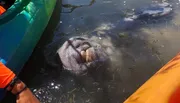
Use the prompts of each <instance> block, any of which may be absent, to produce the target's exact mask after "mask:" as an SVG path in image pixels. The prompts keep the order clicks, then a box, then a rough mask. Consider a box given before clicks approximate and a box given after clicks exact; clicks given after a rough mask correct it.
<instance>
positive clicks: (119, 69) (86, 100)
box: [21, 0, 180, 103]
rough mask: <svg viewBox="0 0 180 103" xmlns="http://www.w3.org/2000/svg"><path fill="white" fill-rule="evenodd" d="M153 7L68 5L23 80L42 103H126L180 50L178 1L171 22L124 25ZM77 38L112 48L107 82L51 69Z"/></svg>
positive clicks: (141, 3) (120, 1) (85, 1)
mask: <svg viewBox="0 0 180 103" xmlns="http://www.w3.org/2000/svg"><path fill="white" fill-rule="evenodd" d="M152 2H156V1H152V0H126V1H124V0H96V1H95V0H92V1H91V0H63V1H62V5H63V7H62V8H61V11H58V10H57V11H56V12H55V14H54V18H52V20H51V23H50V24H51V25H53V26H49V27H48V28H50V29H48V30H46V31H45V33H44V36H43V38H42V40H41V41H40V43H39V44H38V46H37V48H36V50H35V52H34V53H33V55H32V57H31V59H30V60H29V62H28V63H27V65H26V66H25V69H24V71H23V72H22V73H21V78H22V79H23V80H24V81H25V82H26V83H27V84H28V85H29V87H31V88H32V90H33V92H34V93H35V94H36V95H37V96H38V97H39V98H40V100H41V102H42V103H122V102H123V101H124V100H125V99H126V98H127V97H128V96H130V95H131V94H132V93H133V92H134V91H135V90H136V89H137V88H138V87H139V86H140V85H142V84H143V83H144V82H145V81H146V80H147V79H148V78H149V77H151V76H152V75H153V74H154V73H155V72H156V71H157V70H158V69H159V68H160V67H161V66H163V65H164V64H165V63H166V62H167V61H169V60H170V59H171V58H172V57H173V56H175V55H176V54H177V53H178V52H179V50H180V47H179V45H178V44H179V43H180V36H179V30H180V13H179V11H180V9H179V3H180V1H178V0H170V1H168V2H170V3H171V4H172V5H173V9H174V12H173V14H172V15H170V16H168V17H164V18H160V19H157V20H149V21H147V20H145V21H144V20H142V21H141V22H138V23H135V24H134V25H130V26H129V27H128V26H127V27H128V29H123V27H124V24H118V23H119V21H121V20H122V18H123V17H124V16H125V15H126V14H127V13H129V12H131V11H133V10H137V9H140V8H142V7H146V6H147V5H149V4H151V3H152ZM157 2H161V1H160V0H159V1H157ZM58 3H60V2H58ZM57 8H58V9H59V10H60V7H57ZM59 14H60V15H61V17H60V19H58V18H59V17H58V15H59ZM55 17H56V18H55ZM54 28H55V29H54ZM72 36H88V37H89V38H90V39H93V40H95V41H96V42H99V43H100V44H102V45H103V46H104V47H106V51H107V52H108V53H109V54H110V58H111V61H112V62H111V65H110V66H109V67H108V68H106V69H107V70H108V73H107V74H106V75H105V76H104V78H103V79H100V80H94V79H92V78H91V77H82V78H81V79H79V78H76V77H74V76H72V75H71V74H70V73H68V72H66V71H60V70H58V69H57V68H54V67H52V66H49V65H48V64H47V63H50V64H51V63H52V62H53V60H52V57H53V52H52V51H55V50H56V48H57V46H59V45H61V44H62V43H63V41H64V40H67V38H69V37H72Z"/></svg>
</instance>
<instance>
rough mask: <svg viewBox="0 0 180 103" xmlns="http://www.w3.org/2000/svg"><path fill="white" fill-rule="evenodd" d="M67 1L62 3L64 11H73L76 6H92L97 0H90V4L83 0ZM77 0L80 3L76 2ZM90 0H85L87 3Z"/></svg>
mask: <svg viewBox="0 0 180 103" xmlns="http://www.w3.org/2000/svg"><path fill="white" fill-rule="evenodd" d="M67 1H68V0H67ZM67 1H65V3H64V2H63V4H62V7H63V11H62V13H71V12H73V11H74V10H75V9H76V8H80V7H84V6H91V5H93V4H94V2H95V0H91V1H89V4H82V2H83V1H84V0H82V1H72V0H71V1H70V2H67ZM76 2H79V3H80V4H78V3H77V4H76ZM87 2H88V1H85V3H87Z"/></svg>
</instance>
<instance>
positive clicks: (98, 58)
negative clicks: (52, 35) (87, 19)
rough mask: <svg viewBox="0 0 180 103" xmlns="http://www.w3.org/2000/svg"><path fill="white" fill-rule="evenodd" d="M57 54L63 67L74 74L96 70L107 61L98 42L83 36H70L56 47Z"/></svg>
mask: <svg viewBox="0 0 180 103" xmlns="http://www.w3.org/2000/svg"><path fill="white" fill-rule="evenodd" d="M57 54H58V55H59V58H60V60H61V62H62V64H63V67H64V69H65V70H68V71H70V72H71V73H73V74H75V75H83V74H86V73H88V72H91V73H92V72H97V71H98V70H97V69H99V67H100V66H103V65H105V64H106V63H107V62H108V61H109V59H108V55H107V54H106V53H105V50H104V49H103V48H102V47H101V45H100V44H98V43H96V42H95V41H91V40H89V39H87V38H83V37H74V38H70V39H69V40H67V41H66V42H65V43H64V44H63V45H62V46H61V47H60V48H59V49H58V51H57ZM101 69H102V68H101Z"/></svg>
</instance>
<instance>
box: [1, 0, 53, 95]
mask: <svg viewBox="0 0 180 103" xmlns="http://www.w3.org/2000/svg"><path fill="white" fill-rule="evenodd" d="M55 4H56V0H16V2H15V4H14V5H13V6H12V7H11V8H9V10H7V12H6V13H4V14H3V15H2V16H1V17H0V59H3V60H5V61H6V66H7V67H9V68H10V69H12V70H13V71H14V72H15V73H17V74H18V73H19V72H20V71H21V69H22V67H23V66H24V64H25V63H26V62H27V60H28V58H29V57H30V56H31V54H32V52H33V50H34V48H35V46H36V44H37V42H38V41H39V39H40V37H41V35H42V33H43V31H44V29H45V28H46V26H47V24H48V22H49V20H50V17H51V15H52V12H53V10H54V7H55ZM0 61H1V60H0ZM0 93H2V92H0ZM1 97H2V96H1V95H0V98H1Z"/></svg>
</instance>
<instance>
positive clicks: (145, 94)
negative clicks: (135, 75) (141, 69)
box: [124, 54, 180, 103]
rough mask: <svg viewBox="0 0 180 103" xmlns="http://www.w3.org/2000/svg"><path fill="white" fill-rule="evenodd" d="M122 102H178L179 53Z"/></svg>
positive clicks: (179, 95) (179, 83)
mask: <svg viewBox="0 0 180 103" xmlns="http://www.w3.org/2000/svg"><path fill="white" fill-rule="evenodd" d="M124 103H180V54H178V55H177V56H176V57H175V58H173V59H172V60H171V61H170V62H168V63H167V64H166V65H165V66H163V67H162V68H161V69H160V70H159V71H158V72H157V73H156V74H154V75H153V76H152V77H151V78H150V79H149V80H148V81H147V82H146V83H145V84H144V85H142V86H141V87H140V88H139V89H138V90H137V91H136V92H135V93H134V94H132V95H131V96H130V97H129V98H128V99H127V100H126V101H125V102H124Z"/></svg>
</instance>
